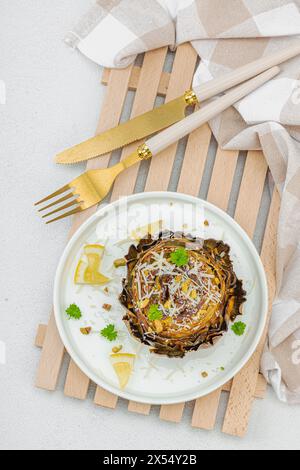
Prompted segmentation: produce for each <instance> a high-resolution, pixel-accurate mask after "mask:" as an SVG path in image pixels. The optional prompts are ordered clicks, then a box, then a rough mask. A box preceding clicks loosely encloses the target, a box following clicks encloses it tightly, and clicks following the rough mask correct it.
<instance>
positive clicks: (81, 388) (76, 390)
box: [64, 360, 90, 400]
mask: <svg viewBox="0 0 300 470" xmlns="http://www.w3.org/2000/svg"><path fill="white" fill-rule="evenodd" d="M89 385H90V380H89V378H88V377H87V376H86V375H85V374H84V373H83V372H82V371H81V369H79V367H78V366H77V365H76V364H75V362H74V361H73V360H70V364H69V367H68V372H67V377H66V381H65V387H64V394H65V395H66V396H67V397H71V398H77V400H85V399H86V397H87V393H88V389H89Z"/></svg>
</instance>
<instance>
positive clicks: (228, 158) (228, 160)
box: [192, 147, 239, 430]
mask: <svg viewBox="0 0 300 470" xmlns="http://www.w3.org/2000/svg"><path fill="white" fill-rule="evenodd" d="M238 156H239V152H232V151H228V150H222V149H221V148H220V147H219V148H218V150H217V155H216V159H215V163H214V168H213V173H212V177H211V181H210V185H209V190H208V195H207V200H208V201H209V202H211V203H212V204H215V205H216V206H218V207H219V208H220V209H223V210H224V211H226V209H227V206H228V202H229V198H230V193H231V188H232V184H233V179H234V175H235V170H236V164H237V160H238ZM221 392H222V389H221V388H219V389H218V390H215V391H214V392H212V393H210V394H209V395H207V396H206V397H202V398H199V399H198V400H196V401H195V407H194V411H193V416H192V426H193V427H197V428H201V429H208V430H209V429H213V428H214V425H215V421H216V417H217V412H218V407H219V401H220V398H221Z"/></svg>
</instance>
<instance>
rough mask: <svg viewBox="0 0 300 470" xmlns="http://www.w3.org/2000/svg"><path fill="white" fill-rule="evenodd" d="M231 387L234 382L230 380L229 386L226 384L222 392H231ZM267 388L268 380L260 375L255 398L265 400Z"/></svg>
mask: <svg viewBox="0 0 300 470" xmlns="http://www.w3.org/2000/svg"><path fill="white" fill-rule="evenodd" d="M231 387H232V380H230V381H229V382H227V384H225V385H224V386H223V388H222V392H230V390H231ZM267 387H268V384H267V382H266V379H265V378H264V376H263V375H261V374H258V379H257V384H256V389H255V393H254V397H255V398H260V399H263V398H265V396H266V392H267Z"/></svg>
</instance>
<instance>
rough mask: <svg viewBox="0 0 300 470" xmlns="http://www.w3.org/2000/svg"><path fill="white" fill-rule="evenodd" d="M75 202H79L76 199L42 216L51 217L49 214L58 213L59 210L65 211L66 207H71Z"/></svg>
mask: <svg viewBox="0 0 300 470" xmlns="http://www.w3.org/2000/svg"><path fill="white" fill-rule="evenodd" d="M75 204H78V201H77V200H76V199H74V201H71V202H69V203H68V204H65V205H63V206H61V207H58V209H55V210H54V211H51V212H48V213H47V214H45V215H43V216H42V218H43V219H45V218H46V217H49V215H52V214H56V213H57V212H60V211H63V210H64V209H68V208H69V207H72V206H75Z"/></svg>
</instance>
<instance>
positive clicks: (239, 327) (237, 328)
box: [231, 321, 247, 336]
mask: <svg viewBox="0 0 300 470" xmlns="http://www.w3.org/2000/svg"><path fill="white" fill-rule="evenodd" d="M246 328H247V325H246V324H245V323H243V322H242V321H238V322H236V323H234V324H233V325H232V327H231V329H232V331H233V332H234V333H235V334H236V335H237V336H243V334H244V333H245V330H246Z"/></svg>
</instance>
